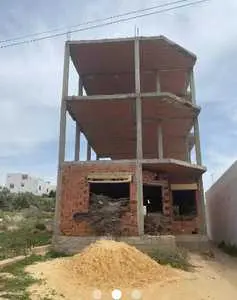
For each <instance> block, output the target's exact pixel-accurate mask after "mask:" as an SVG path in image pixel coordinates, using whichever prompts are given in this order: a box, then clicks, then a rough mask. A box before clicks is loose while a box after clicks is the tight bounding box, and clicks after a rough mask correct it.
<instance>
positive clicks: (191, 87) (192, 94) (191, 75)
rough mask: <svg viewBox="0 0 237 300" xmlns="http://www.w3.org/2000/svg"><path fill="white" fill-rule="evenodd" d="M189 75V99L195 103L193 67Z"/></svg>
mask: <svg viewBox="0 0 237 300" xmlns="http://www.w3.org/2000/svg"><path fill="white" fill-rule="evenodd" d="M189 77H190V78H189V81H190V91H191V100H192V103H193V104H196V89H195V82H194V73H193V69H191V71H190V74H189Z"/></svg>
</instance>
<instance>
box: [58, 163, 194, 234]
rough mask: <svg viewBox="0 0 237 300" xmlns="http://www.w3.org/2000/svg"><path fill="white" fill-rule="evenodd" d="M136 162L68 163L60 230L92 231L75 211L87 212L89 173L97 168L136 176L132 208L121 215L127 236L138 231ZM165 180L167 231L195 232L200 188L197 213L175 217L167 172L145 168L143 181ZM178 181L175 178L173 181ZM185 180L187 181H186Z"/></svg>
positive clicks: (131, 187) (131, 191)
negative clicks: (182, 218) (183, 218)
mask: <svg viewBox="0 0 237 300" xmlns="http://www.w3.org/2000/svg"><path fill="white" fill-rule="evenodd" d="M135 170H136V166H135V164H124V163H121V164H118V163H112V162H111V163H108V162H106V163H101V162H99V163H95V162H94V163H88V162H87V163H80V164H65V165H63V167H62V169H61V172H62V173H61V175H62V176H61V208H60V214H61V218H60V230H61V233H62V234H65V235H69V236H90V235H93V234H94V233H93V231H92V228H90V226H89V225H88V224H87V223H86V222H80V223H78V222H76V221H74V220H73V214H74V213H76V212H87V211H88V208H89V184H88V182H87V176H88V175H89V174H91V173H95V172H96V173H97V172H103V173H105V172H131V173H132V174H133V179H132V182H131V184H130V203H129V204H130V211H129V212H127V213H126V214H125V215H124V216H123V217H122V218H121V231H122V235H124V236H135V235H138V226H137V199H136V194H137V191H136V178H135ZM156 181H163V183H164V185H163V213H164V215H165V216H166V217H167V233H170V232H172V233H177V234H179V233H192V231H193V230H194V229H195V228H199V227H200V218H199V216H200V192H199V191H198V192H197V208H198V217H197V218H196V219H194V220H191V221H183V222H182V221H174V220H173V206H172V193H171V191H170V186H169V180H168V176H167V174H158V176H156V173H154V172H151V171H147V170H145V171H143V183H151V182H153V183H155V182H156ZM174 183H175V182H174ZM185 183H187V182H186V181H185Z"/></svg>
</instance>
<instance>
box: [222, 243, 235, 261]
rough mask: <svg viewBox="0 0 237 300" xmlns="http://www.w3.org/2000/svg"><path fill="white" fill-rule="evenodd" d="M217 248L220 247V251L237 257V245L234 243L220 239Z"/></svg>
mask: <svg viewBox="0 0 237 300" xmlns="http://www.w3.org/2000/svg"><path fill="white" fill-rule="evenodd" d="M218 248H220V249H221V250H222V251H224V252H225V253H227V254H229V255H231V256H234V257H237V246H236V245H234V244H230V243H225V242H224V241H222V242H221V243H220V244H219V245H218Z"/></svg>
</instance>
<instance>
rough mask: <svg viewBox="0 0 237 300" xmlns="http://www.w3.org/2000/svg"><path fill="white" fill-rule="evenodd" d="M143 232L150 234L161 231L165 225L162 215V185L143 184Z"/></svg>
mask: <svg viewBox="0 0 237 300" xmlns="http://www.w3.org/2000/svg"><path fill="white" fill-rule="evenodd" d="M143 206H144V213H145V218H144V232H145V233H146V234H150V235H157V234H159V233H162V228H163V227H165V223H164V218H165V217H164V216H163V201H162V187H161V186H158V185H149V184H144V185H143Z"/></svg>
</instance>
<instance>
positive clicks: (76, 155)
mask: <svg viewBox="0 0 237 300" xmlns="http://www.w3.org/2000/svg"><path fill="white" fill-rule="evenodd" d="M82 94H83V85H82V80H81V78H79V80H78V96H82ZM80 137H81V131H80V126H79V124H78V123H77V122H76V134H75V152H74V159H75V161H78V160H80Z"/></svg>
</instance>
